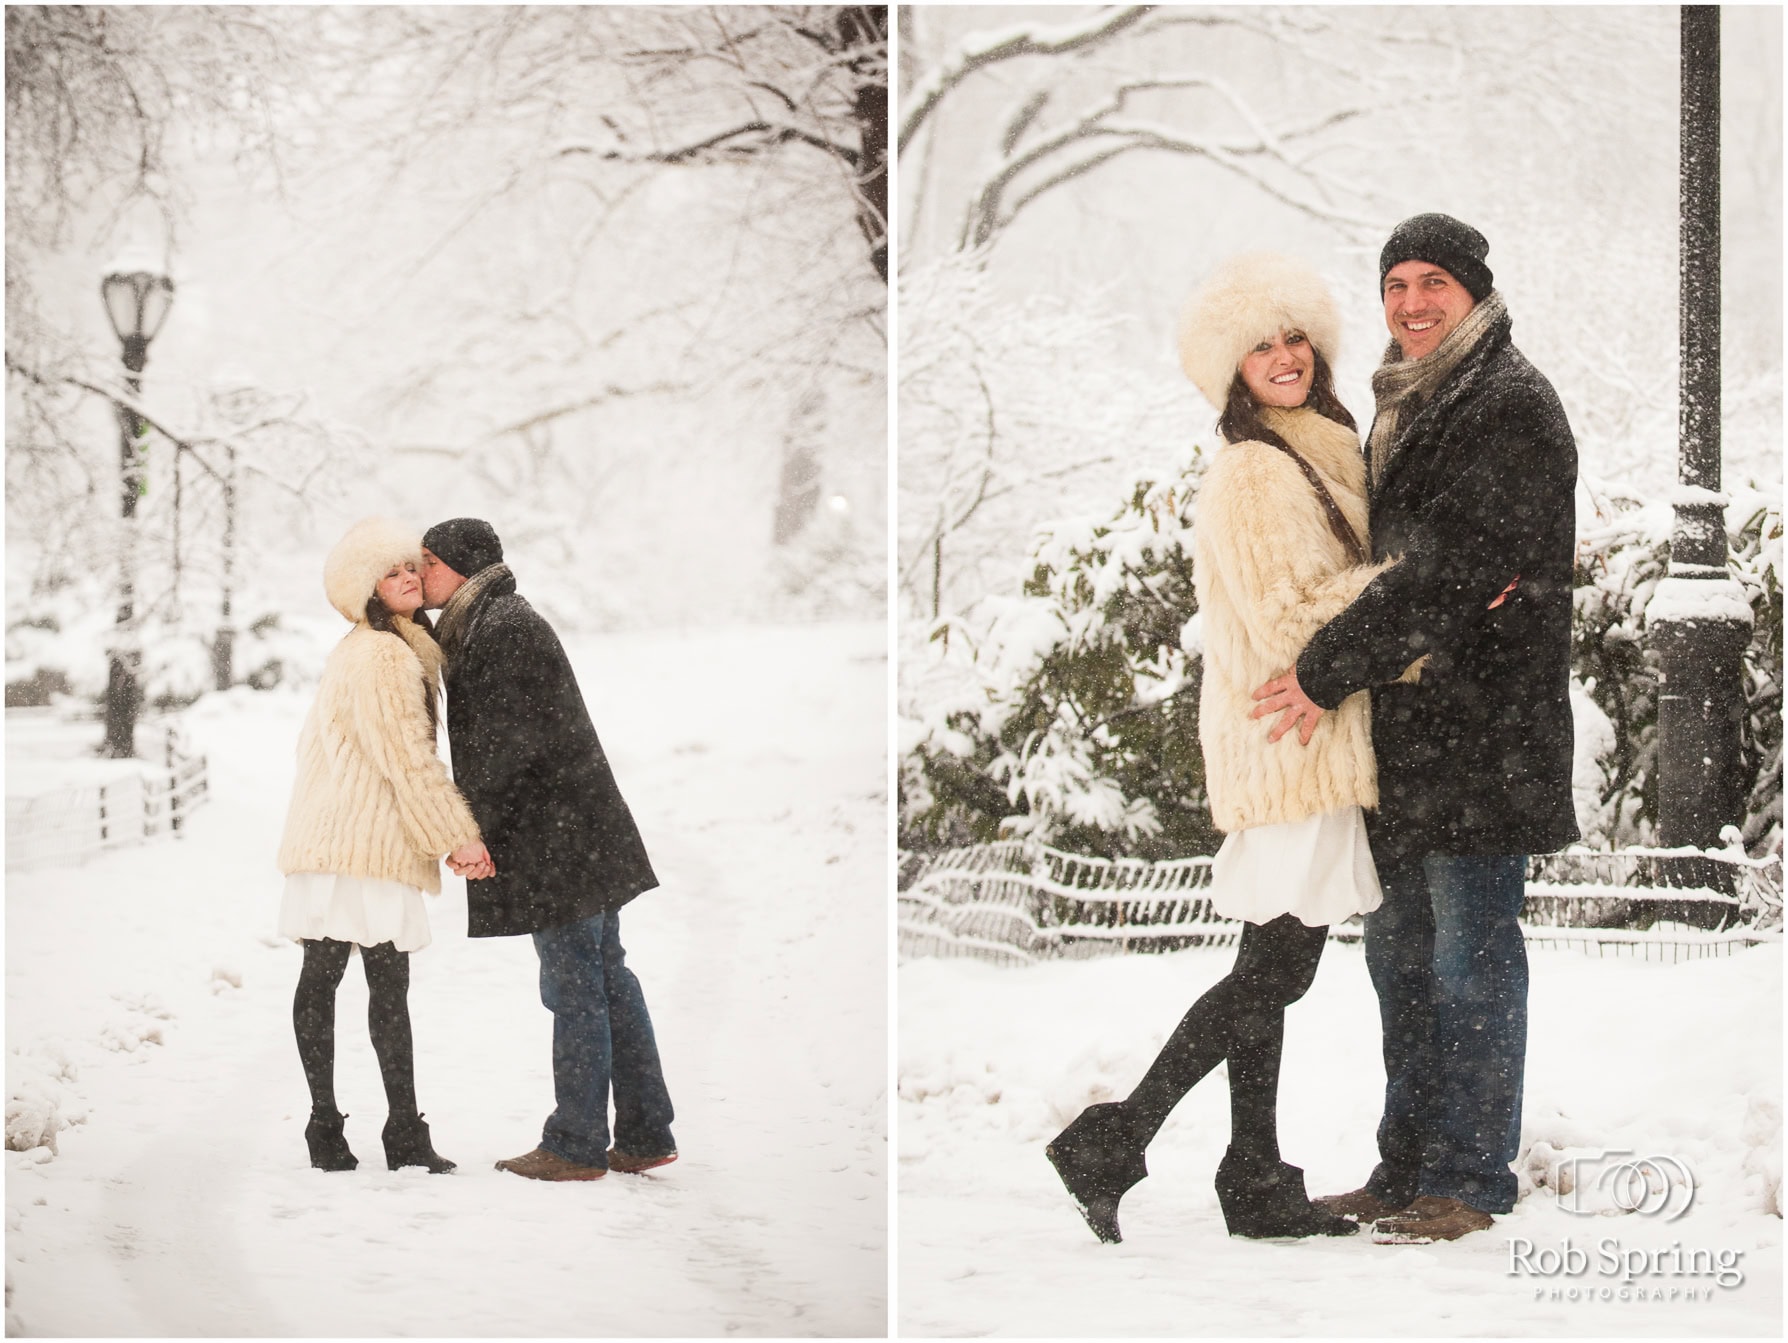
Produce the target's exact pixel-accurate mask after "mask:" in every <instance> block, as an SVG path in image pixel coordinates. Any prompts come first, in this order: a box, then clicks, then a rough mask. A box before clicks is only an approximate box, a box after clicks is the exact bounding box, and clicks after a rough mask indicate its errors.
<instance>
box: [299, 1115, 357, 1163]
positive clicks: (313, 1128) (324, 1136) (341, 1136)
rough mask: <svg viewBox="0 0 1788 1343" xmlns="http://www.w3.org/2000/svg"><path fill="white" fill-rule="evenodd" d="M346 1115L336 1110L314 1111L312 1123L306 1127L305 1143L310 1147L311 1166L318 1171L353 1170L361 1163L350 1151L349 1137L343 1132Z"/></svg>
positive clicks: (311, 1118)
mask: <svg viewBox="0 0 1788 1343" xmlns="http://www.w3.org/2000/svg"><path fill="white" fill-rule="evenodd" d="M346 1120H347V1116H346V1115H345V1114H338V1113H337V1112H336V1111H334V1110H332V1109H331V1110H312V1111H311V1112H310V1123H308V1124H306V1125H305V1126H304V1141H305V1142H306V1143H307V1144H308V1145H309V1147H310V1164H311V1165H313V1166H315V1167H316V1168H317V1169H318V1170H353V1169H354V1167H356V1166H358V1165H359V1164H360V1162H359V1161H358V1160H356V1159H355V1157H354V1154H353V1153H352V1152H350V1151H349V1150H348V1137H347V1134H346V1133H344V1132H343V1131H342V1125H343V1123H344V1122H346Z"/></svg>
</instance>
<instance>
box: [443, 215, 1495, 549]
mask: <svg viewBox="0 0 1788 1343" xmlns="http://www.w3.org/2000/svg"><path fill="white" fill-rule="evenodd" d="M1489 254H1490V244H1489V243H1488V242H1486V241H1485V240H1484V235H1483V234H1481V233H1479V232H1478V231H1477V230H1476V229H1474V228H1473V227H1472V226H1471V225H1470V224H1461V223H1460V222H1459V221H1458V220H1457V219H1454V218H1453V216H1451V215H1443V214H1426V215H1414V216H1412V217H1411V218H1409V219H1405V220H1404V221H1403V222H1402V223H1401V224H1399V225H1397V227H1396V228H1395V229H1393V230H1392V231H1391V236H1390V240H1389V241H1388V242H1386V243H1385V245H1384V251H1382V252H1380V253H1379V254H1378V292H1379V293H1380V294H1383V293H1384V277H1385V276H1386V275H1388V274H1390V271H1391V267H1392V266H1399V265H1402V264H1403V263H1404V262H1405V261H1426V262H1429V263H1430V264H1432V265H1435V266H1440V267H1442V268H1443V269H1445V270H1446V271H1448V272H1449V273H1450V274H1451V275H1452V277H1453V278H1454V279H1455V280H1457V281H1458V282H1459V283H1460V284H1462V285H1464V286H1465V289H1466V292H1467V293H1469V294H1470V295H1471V297H1472V300H1473V301H1474V302H1477V303H1482V302H1483V301H1484V299H1485V298H1486V297H1487V296H1488V295H1489V293H1490V291H1491V290H1492V289H1494V288H1495V287H1496V277H1495V276H1494V275H1492V274H1491V273H1490V267H1488V266H1486V265H1485V264H1484V258H1485V257H1486V256H1488V255H1489ZM429 549H430V550H434V547H433V546H430V547H429ZM435 553H436V554H437V555H438V554H440V552H439V551H435Z"/></svg>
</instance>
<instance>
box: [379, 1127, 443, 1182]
mask: <svg viewBox="0 0 1788 1343" xmlns="http://www.w3.org/2000/svg"><path fill="white" fill-rule="evenodd" d="M379 1136H380V1137H382V1138H383V1139H384V1140H385V1164H386V1166H388V1167H389V1168H390V1169H392V1170H397V1169H398V1168H399V1167H400V1166H423V1167H426V1168H427V1170H428V1172H429V1173H430V1174H431V1175H445V1174H446V1173H447V1172H448V1171H450V1170H453V1169H454V1163H453V1162H451V1161H449V1160H448V1159H447V1158H446V1157H444V1156H442V1155H441V1154H440V1153H439V1152H437V1151H435V1147H434V1143H433V1142H432V1141H431V1140H430V1139H429V1136H428V1125H427V1124H425V1123H423V1122H422V1116H421V1115H392V1116H391V1118H389V1119H387V1120H386V1121H385V1128H384V1131H383V1132H382V1133H381V1134H380V1135H379Z"/></svg>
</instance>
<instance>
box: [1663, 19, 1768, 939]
mask: <svg viewBox="0 0 1788 1343" xmlns="http://www.w3.org/2000/svg"><path fill="white" fill-rule="evenodd" d="M1681 144H1682V169H1681V196H1680V199H1681V206H1682V261H1681V265H1682V271H1681V290H1680V292H1681V314H1682V384H1681V388H1682V390H1681V420H1680V436H1679V447H1678V458H1677V490H1676V495H1675V505H1676V525H1675V528H1674V530H1673V531H1672V532H1671V537H1670V570H1669V574H1668V576H1667V577H1666V578H1665V579H1664V581H1663V582H1662V583H1661V584H1659V587H1658V592H1657V595H1656V596H1655V597H1654V598H1653V600H1652V603H1651V606H1650V608H1649V609H1648V612H1647V621H1648V623H1649V625H1650V627H1651V630H1652V634H1653V637H1654V639H1655V640H1656V647H1657V649H1658V652H1659V657H1660V661H1661V664H1662V671H1663V678H1662V684H1661V686H1660V687H1659V690H1660V694H1659V703H1658V736H1659V749H1658V832H1659V833H1658V839H1659V842H1660V843H1661V844H1662V845H1663V846H1665V847H1667V848H1675V847H1678V846H1692V847H1694V848H1698V849H1707V848H1717V847H1719V844H1720V830H1721V828H1722V827H1723V826H1726V825H1731V824H1736V823H1737V822H1738V821H1739V819H1740V816H1739V811H1740V808H1741V807H1742V805H1743V799H1744V796H1745V788H1744V781H1743V780H1742V779H1741V778H1740V777H1739V762H1740V730H1741V726H1742V721H1743V714H1744V666H1743V658H1744V651H1745V648H1746V647H1747V645H1748V644H1749V643H1750V635H1751V608H1750V604H1749V603H1748V602H1747V601H1746V600H1745V597H1744V593H1743V591H1742V589H1740V588H1739V586H1738V585H1737V584H1736V583H1734V582H1733V581H1732V580H1731V578H1730V577H1729V576H1728V575H1727V572H1726V497H1725V495H1724V494H1722V493H1721V492H1720V10H1719V6H1718V5H1684V6H1683V7H1682V130H1681ZM1672 866H1673V867H1674V868H1675V869H1676V870H1675V871H1674V872H1672V873H1670V874H1669V878H1668V879H1669V880H1670V881H1671V884H1673V885H1684V886H1709V887H1714V888H1716V889H1722V890H1726V891H1728V892H1729V891H1730V890H1731V880H1730V871H1729V869H1728V868H1727V867H1726V866H1725V865H1724V864H1718V863H1710V862H1707V861H1705V860H1695V859H1689V860H1685V861H1682V862H1677V863H1673V864H1672ZM1683 914H1684V915H1685V917H1688V916H1690V915H1691V908H1689V907H1685V909H1684V910H1683Z"/></svg>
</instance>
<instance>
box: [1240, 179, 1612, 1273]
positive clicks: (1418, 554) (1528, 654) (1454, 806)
mask: <svg viewBox="0 0 1788 1343" xmlns="http://www.w3.org/2000/svg"><path fill="white" fill-rule="evenodd" d="M1488 256H1489V244H1488V243H1487V242H1486V241H1485V239H1484V235H1483V234H1481V233H1479V232H1478V231H1477V230H1476V229H1474V228H1472V227H1471V226H1470V225H1468V224H1463V223H1461V222H1460V221H1459V220H1457V219H1454V218H1452V217H1451V216H1450V215H1444V214H1423V215H1417V216H1415V217H1414V218H1412V219H1406V220H1404V221H1403V223H1401V224H1399V225H1398V226H1397V228H1396V230H1395V231H1394V232H1393V233H1392V234H1391V236H1390V239H1389V240H1388V241H1387V242H1386V243H1385V245H1384V250H1383V252H1382V253H1381V254H1380V256H1379V266H1378V272H1379V290H1380V297H1381V299H1382V300H1383V303H1384V317H1385V325H1386V326H1387V327H1388V328H1389V330H1390V333H1391V337H1392V340H1391V344H1390V346H1389V347H1388V348H1387V349H1386V351H1385V356H1384V362H1383V364H1382V365H1381V366H1380V367H1379V369H1378V371H1377V372H1376V373H1375V374H1374V375H1373V377H1372V390H1373V393H1374V397H1375V400H1376V402H1377V414H1376V416H1375V417H1374V419H1373V423H1372V431H1371V433H1370V434H1369V435H1368V437H1367V446H1366V455H1367V468H1368V470H1367V475H1368V481H1369V489H1370V495H1371V528H1372V552H1373V558H1374V559H1375V560H1380V559H1386V558H1390V557H1392V556H1400V557H1401V562H1400V563H1398V564H1396V565H1394V566H1393V567H1392V568H1390V569H1388V570H1387V571H1385V572H1384V573H1383V574H1381V575H1380V576H1379V577H1377V578H1375V579H1374V580H1373V581H1372V582H1371V583H1369V584H1368V585H1367V586H1366V588H1365V590H1364V591H1363V592H1361V594H1360V595H1359V597H1358V598H1356V599H1355V600H1354V602H1353V603H1352V604H1351V605H1350V606H1348V607H1347V609H1346V610H1344V611H1342V612H1341V614H1340V615H1338V616H1336V617H1335V618H1334V619H1333V620H1331V621H1330V622H1329V623H1328V624H1327V625H1325V626H1324V627H1323V628H1322V629H1321V630H1319V631H1317V633H1316V634H1315V636H1314V637H1312V638H1311V640H1310V642H1309V644H1308V645H1306V647H1305V649H1304V651H1303V653H1302V654H1301V655H1300V656H1299V657H1298V661H1297V666H1296V667H1295V668H1294V669H1293V670H1292V671H1291V672H1290V673H1288V674H1286V675H1284V676H1281V677H1278V678H1276V679H1275V680H1273V681H1270V682H1268V683H1267V684H1266V685H1264V686H1262V687H1260V688H1259V689H1258V690H1257V691H1256V692H1255V697H1256V698H1257V699H1259V700H1260V701H1261V704H1260V706H1259V707H1258V708H1257V709H1256V711H1255V717H1257V718H1258V717H1263V716H1266V715H1269V714H1274V713H1280V711H1281V710H1283V711H1284V712H1283V713H1282V714H1281V716H1280V718H1279V720H1278V722H1277V724H1276V725H1275V726H1274V727H1273V728H1272V730H1271V733H1270V735H1271V737H1272V738H1273V740H1275V741H1276V740H1278V739H1279V737H1281V736H1282V735H1283V734H1284V733H1285V732H1286V731H1288V730H1289V729H1290V728H1291V727H1292V726H1294V725H1296V726H1297V727H1298V729H1299V736H1300V739H1301V740H1303V741H1304V742H1308V741H1309V737H1310V733H1311V731H1312V730H1313V729H1314V728H1315V725H1316V720H1317V719H1318V718H1319V717H1320V716H1321V714H1322V713H1323V712H1324V710H1325V709H1332V708H1335V707H1336V706H1337V705H1339V704H1340V703H1341V701H1342V700H1344V699H1346V698H1347V696H1349V695H1352V694H1355V693H1357V692H1359V691H1361V690H1368V691H1370V692H1371V695H1372V739H1373V748H1374V750H1375V752H1376V754H1377V757H1378V793H1379V801H1378V809H1377V811H1376V813H1375V814H1373V816H1372V817H1371V821H1370V826H1371V836H1372V853H1373V858H1374V860H1375V862H1376V864H1377V867H1378V874H1379V880H1380V884H1381V885H1382V887H1383V890H1384V902H1383V904H1381V905H1380V906H1379V907H1378V908H1377V909H1376V910H1374V911H1373V912H1372V913H1370V914H1368V915H1366V920H1365V923H1366V938H1365V940H1366V965H1367V969H1368V970H1369V972H1370V973H1371V976H1372V984H1373V987H1374V989H1375V990H1376V991H1377V993H1378V1003H1379V1016H1380V1019H1381V1022H1382V1025H1383V1030H1384V1061H1385V1104H1384V1116H1383V1119H1382V1120H1381V1122H1380V1123H1379V1127H1378V1150H1379V1158H1380V1160H1379V1163H1378V1166H1377V1168H1376V1169H1375V1170H1374V1171H1373V1172H1372V1175H1371V1178H1370V1179H1369V1180H1367V1182H1366V1185H1365V1187H1364V1188H1362V1189H1357V1190H1355V1191H1353V1192H1352V1193H1349V1194H1340V1195H1335V1196H1332V1197H1330V1198H1327V1199H1324V1200H1322V1201H1323V1202H1324V1203H1326V1204H1327V1205H1328V1206H1329V1207H1330V1208H1332V1209H1333V1210H1335V1211H1337V1212H1339V1213H1342V1214H1343V1215H1346V1216H1353V1217H1357V1218H1359V1219H1360V1220H1362V1221H1373V1222H1376V1223H1377V1233H1376V1236H1375V1239H1378V1240H1380V1241H1389V1242H1393V1243H1411V1242H1417V1243H1419V1242H1426V1241H1432V1240H1453V1239H1457V1238H1458V1237H1459V1236H1462V1235H1465V1234H1467V1233H1469V1232H1472V1231H1481V1230H1484V1229H1485V1228H1487V1227H1489V1226H1491V1225H1492V1214H1499V1213H1506V1212H1509V1211H1510V1210H1511V1209H1512V1208H1513V1207H1514V1203H1515V1195H1516V1191H1517V1182H1516V1178H1515V1175H1514V1173H1513V1172H1512V1171H1511V1170H1510V1169H1509V1163H1510V1162H1511V1161H1513V1160H1514V1159H1515V1157H1516V1155H1517V1154H1518V1152H1519V1144H1520V1136H1521V1092H1522V1077H1523V1069H1524V1063H1525V1057H1526V1047H1527V958H1526V950H1525V946H1524V944H1523V942H1522V938H1521V928H1520V925H1519V924H1518V923H1517V922H1516V916H1517V915H1518V914H1519V912H1520V909H1521V902H1522V898H1523V895H1524V893H1525V879H1526V868H1527V855H1528V854H1533V853H1549V852H1552V851H1553V850H1556V849H1560V848H1562V847H1564V845H1566V844H1568V843H1570V842H1571V841H1572V840H1574V839H1576V838H1577V822H1576V815H1575V810H1574V807H1573V804H1572V798H1571V759H1572V740H1573V736H1572V724H1571V707H1570V678H1571V592H1572V562H1573V557H1574V551H1575V545H1576V513H1575V498H1574V495H1575V486H1576V479H1577V448H1576V442H1575V440H1574V439H1573V437H1572V435H1571V427H1570V424H1569V423H1568V421H1567V420H1566V419H1565V413H1564V408H1563V407H1562V406H1561V405H1560V403H1559V399H1558V395H1557V393H1556V392H1554V391H1553V389H1552V384H1551V383H1550V382H1548V381H1547V380H1546V379H1545V378H1544V377H1543V376H1541V374H1540V373H1539V372H1538V371H1537V370H1536V369H1535V368H1534V367H1533V365H1532V364H1530V363H1528V361H1527V359H1526V358H1525V357H1524V356H1523V355H1522V354H1521V352H1520V351H1519V350H1517V349H1516V348H1515V346H1514V344H1513V342H1512V341H1511V339H1510V332H1511V323H1510V319H1509V314H1508V310H1507V308H1506V307H1505V306H1504V303H1503V299H1502V295H1501V294H1500V293H1498V292H1497V290H1496V289H1495V286H1494V277H1493V276H1492V274H1491V272H1490V267H1489V264H1488ZM1418 660H1419V662H1420V674H1419V680H1415V681H1400V680H1399V678H1400V677H1401V676H1402V675H1403V673H1404V672H1405V670H1406V669H1407V668H1408V667H1409V666H1410V664H1411V663H1415V662H1417V661H1418Z"/></svg>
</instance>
